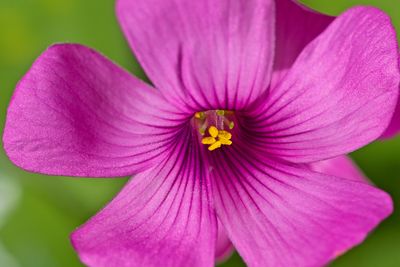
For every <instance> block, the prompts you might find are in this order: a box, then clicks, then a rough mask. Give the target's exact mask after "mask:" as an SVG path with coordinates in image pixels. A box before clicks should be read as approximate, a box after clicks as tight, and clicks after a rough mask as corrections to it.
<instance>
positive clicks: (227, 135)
mask: <svg viewBox="0 0 400 267" xmlns="http://www.w3.org/2000/svg"><path fill="white" fill-rule="evenodd" d="M218 137H219V138H223V139H227V140H229V139H231V138H232V134H231V133H230V132H227V131H223V130H222V131H219V132H218Z"/></svg>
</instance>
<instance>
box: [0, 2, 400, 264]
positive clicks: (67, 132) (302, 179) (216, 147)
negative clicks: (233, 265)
mask: <svg viewBox="0 0 400 267" xmlns="http://www.w3.org/2000/svg"><path fill="white" fill-rule="evenodd" d="M117 15H118V18H119V21H120V23H121V25H122V29H123V31H124V33H125V35H126V36H127V39H128V41H129V44H130V45H131V47H132V48H133V50H134V52H135V54H136V56H137V58H138V59H139V61H140V62H141V64H142V66H143V68H144V70H145V71H146V73H147V74H148V76H149V78H150V79H151V81H152V83H153V85H154V86H150V85H148V84H146V83H144V82H142V81H140V80H138V79H137V78H134V77H133V76H132V75H131V74H129V73H127V72H126V71H124V70H122V69H121V68H119V67H118V66H116V65H115V64H113V63H112V62H110V61H109V60H108V59H106V58H105V57H103V56H102V55H100V54H99V53H97V52H95V51H93V50H91V49H89V48H86V47H84V46H81V45H76V44H59V45H54V46H52V47H50V48H49V49H48V50H46V51H45V52H44V53H43V54H42V55H41V56H40V57H39V58H38V59H37V61H36V62H35V63H34V64H33V66H32V68H31V69H30V70H29V72H28V73H27V74H26V75H25V77H24V78H23V79H22V80H21V81H20V82H19V84H18V85H17V88H16V90H15V93H14V96H13V98H12V101H11V103H10V106H9V109H8V114H7V120H6V127H5V131H4V137H3V141H4V147H5V149H6V151H7V154H8V156H9V157H10V159H11V160H12V161H13V162H14V163H15V164H16V165H18V166H20V167H22V168H24V169H26V170H29V171H33V172H39V173H44V174H51V175H69V176H86V177H115V176H126V175H133V174H135V177H134V178H133V179H131V180H130V181H129V182H128V183H127V185H126V186H125V188H124V189H123V190H122V191H121V192H120V193H119V194H118V196H116V197H115V198H114V199H113V200H112V201H111V203H110V204H108V205H107V206H106V207H105V208H104V209H103V210H102V211H100V212H99V213H98V214H97V215H96V216H95V217H93V218H92V219H90V220H89V221H88V222H87V223H86V224H84V225H83V226H81V227H80V228H78V229H77V230H76V231H75V232H74V233H73V234H72V236H71V239H72V243H73V246H74V248H75V249H76V251H77V252H78V254H79V257H80V259H81V260H82V262H84V263H85V264H87V265H88V266H107V267H110V266H111V267H112V266H212V265H214V264H215V257H217V258H220V257H223V256H226V255H228V254H229V251H230V250H231V245H230V242H232V244H233V245H234V247H235V249H237V251H238V252H239V254H240V255H241V256H242V257H243V259H244V261H245V262H246V263H247V264H248V265H249V266H321V265H324V264H326V263H327V262H329V261H330V260H332V259H333V258H335V257H336V256H337V255H339V254H341V253H343V252H344V251H346V250H347V249H349V248H351V247H352V246H354V245H356V244H358V243H360V242H362V240H363V239H364V238H365V236H366V235H367V233H368V232H369V231H370V230H371V229H373V228H374V227H375V226H376V225H377V224H378V223H379V222H380V221H381V220H383V219H384V218H385V217H386V216H388V215H389V214H390V213H391V211H392V202H391V199H390V197H389V196H388V195H387V194H386V193H385V192H382V191H380V190H379V189H377V188H374V187H372V186H370V185H368V184H367V183H365V182H360V180H357V179H356V178H354V176H357V175H358V174H359V173H358V172H357V171H356V172H355V174H354V173H353V174H351V171H350V172H348V170H345V171H344V172H345V174H343V175H341V174H342V172H340V171H336V170H333V171H332V169H331V168H330V167H329V168H328V167H324V166H334V165H329V164H327V163H326V160H328V161H332V160H333V161H337V160H339V161H340V160H345V161H346V162H347V163H349V164H350V165H349V168H350V169H351V170H353V171H354V166H353V165H351V163H350V162H348V159H347V158H345V157H344V156H342V155H345V154H347V153H349V152H351V151H353V150H356V149H358V148H359V147H361V146H363V145H365V144H367V143H369V142H371V141H373V140H375V139H376V138H378V137H379V136H381V134H382V133H383V132H384V130H385V129H386V127H387V126H388V124H389V121H390V118H391V117H392V114H393V113H394V110H395V104H396V101H397V96H398V91H399V76H400V75H399V67H398V64H397V60H398V58H397V57H398V54H397V51H398V47H397V44H396V37H395V33H394V30H393V27H392V25H391V23H390V20H389V18H388V17H387V16H386V15H385V14H384V13H382V12H381V11H379V10H377V9H375V8H369V7H356V8H353V9H350V10H348V11H346V12H344V13H343V14H342V15H340V16H339V17H338V18H336V19H333V18H331V17H327V16H324V15H321V14H317V13H314V12H311V11H309V10H307V9H305V8H303V7H301V6H299V5H297V4H295V3H293V2H291V1H288V0H279V1H272V0H219V1H209V0H202V1H192V0H178V1H172V0H132V1H129V0H120V1H118V2H117ZM153 87H154V88H153ZM338 157H339V158H338ZM332 158H333V159H332ZM321 161H322V163H321ZM352 168H353V169H352ZM348 175H350V177H351V178H352V179H348V178H349V176H348Z"/></svg>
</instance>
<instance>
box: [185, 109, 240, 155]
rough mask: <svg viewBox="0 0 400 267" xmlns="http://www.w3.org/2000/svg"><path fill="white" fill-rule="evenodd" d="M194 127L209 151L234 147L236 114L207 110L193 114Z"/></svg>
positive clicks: (227, 111) (226, 111)
mask: <svg viewBox="0 0 400 267" xmlns="http://www.w3.org/2000/svg"><path fill="white" fill-rule="evenodd" d="M193 115H194V116H193V117H194V118H193V120H192V123H193V126H194V127H195V128H197V130H198V132H199V133H200V139H201V143H202V144H203V145H207V146H208V150H209V151H213V150H216V149H218V148H220V147H223V146H230V145H232V140H231V139H232V134H231V132H230V131H231V130H232V129H233V127H234V126H235V125H234V122H233V120H234V112H233V111H229V110H220V109H217V110H207V111H199V112H196V113H194V114H193Z"/></svg>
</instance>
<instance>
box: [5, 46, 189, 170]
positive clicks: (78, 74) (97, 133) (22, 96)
mask: <svg viewBox="0 0 400 267" xmlns="http://www.w3.org/2000/svg"><path fill="white" fill-rule="evenodd" d="M173 112H174V111H173V109H171V106H170V105H168V104H167V103H166V102H165V101H164V99H163V98H162V96H161V95H160V93H159V92H157V91H156V90H155V89H153V88H150V87H149V86H147V85H146V84H144V83H143V82H141V81H139V80H138V79H136V78H134V77H133V76H131V75H130V74H129V73H127V72H125V71H124V70H122V69H120V68H119V67H118V66H116V65H114V64H113V63H112V62H111V61H109V60H108V59H106V58H105V57H103V56H102V55H100V54H98V53H97V52H95V51H93V50H91V49H89V48H87V47H84V46H81V45H74V44H70V45H68V44H61V45H54V46H52V47H50V48H49V49H48V50H46V51H45V52H44V53H43V54H42V55H41V56H40V57H39V58H38V59H37V60H36V62H35V63H34V64H33V66H32V67H31V69H30V70H29V71H28V73H27V74H26V75H25V77H24V78H23V79H22V80H21V81H20V82H19V83H18V85H17V88H16V89H15V92H14V96H13V98H12V100H11V103H10V105H9V108H8V112H7V121H6V126H5V130H4V136H3V142H4V147H5V150H6V152H7V154H8V156H9V157H10V159H11V160H12V161H13V162H14V163H15V164H16V165H18V166H20V167H22V168H24V169H26V170H29V171H33V172H40V173H45V174H55V175H71V176H101V177H106V176H124V175H128V174H133V173H136V172H138V171H140V170H143V169H145V168H148V166H149V165H151V164H153V163H154V161H155V160H157V157H158V155H159V154H162V153H164V151H166V150H168V148H169V147H170V146H171V143H173V140H172V137H173V136H174V135H175V132H176V129H177V126H176V125H177V123H180V122H181V119H180V116H178V115H176V114H174V113H173Z"/></svg>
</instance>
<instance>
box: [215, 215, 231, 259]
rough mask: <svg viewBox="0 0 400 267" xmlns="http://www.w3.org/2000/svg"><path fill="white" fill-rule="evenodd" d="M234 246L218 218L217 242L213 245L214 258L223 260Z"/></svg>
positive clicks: (229, 254) (228, 255)
mask: <svg viewBox="0 0 400 267" xmlns="http://www.w3.org/2000/svg"><path fill="white" fill-rule="evenodd" d="M233 250H234V247H233V245H232V243H231V241H230V239H229V237H228V235H227V233H226V230H225V228H224V226H223V225H222V224H221V222H220V221H219V220H218V232H217V243H216V245H215V259H216V260H217V262H224V261H225V260H227V259H228V258H229V257H230V256H231V255H232V253H233Z"/></svg>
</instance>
